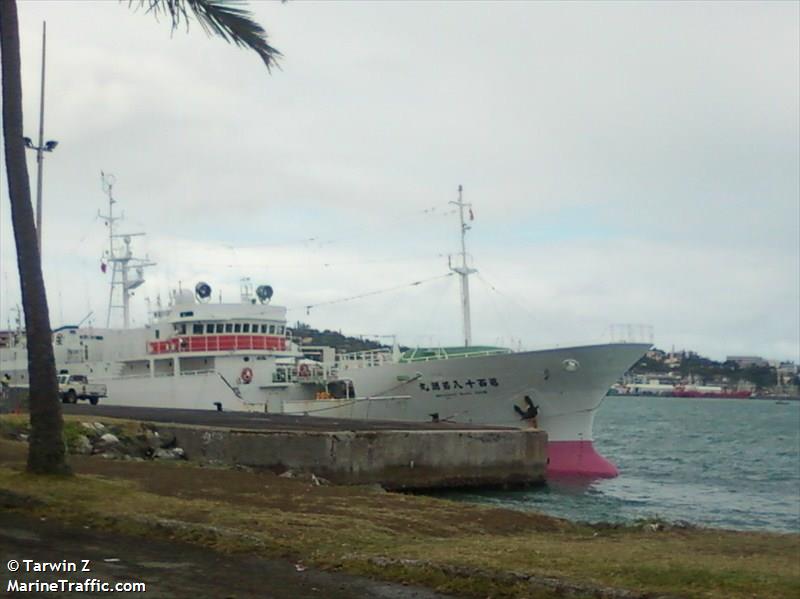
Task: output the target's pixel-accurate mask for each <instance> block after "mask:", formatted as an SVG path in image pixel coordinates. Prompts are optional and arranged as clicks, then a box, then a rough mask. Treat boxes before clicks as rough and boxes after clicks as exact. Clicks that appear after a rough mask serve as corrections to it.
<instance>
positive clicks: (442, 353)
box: [400, 348, 514, 362]
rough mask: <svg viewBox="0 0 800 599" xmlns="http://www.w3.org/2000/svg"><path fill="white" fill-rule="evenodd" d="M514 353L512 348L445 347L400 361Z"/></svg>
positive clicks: (426, 360) (425, 360) (405, 357)
mask: <svg viewBox="0 0 800 599" xmlns="http://www.w3.org/2000/svg"><path fill="white" fill-rule="evenodd" d="M511 353H514V352H513V351H512V350H510V349H501V348H498V349H484V350H480V351H474V352H455V353H452V354H451V353H448V352H447V351H446V350H445V349H438V350H436V351H435V352H434V353H433V354H431V355H419V356H415V355H413V354H412V355H410V356H403V357H402V358H400V362H433V361H435V360H452V359H454V358H481V357H486V356H502V355H506V354H511Z"/></svg>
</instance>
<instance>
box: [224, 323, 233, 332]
mask: <svg viewBox="0 0 800 599" xmlns="http://www.w3.org/2000/svg"><path fill="white" fill-rule="evenodd" d="M225 332H226V333H233V325H232V324H231V323H228V324H226V325H225Z"/></svg>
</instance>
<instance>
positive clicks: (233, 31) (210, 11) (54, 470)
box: [0, 0, 280, 474]
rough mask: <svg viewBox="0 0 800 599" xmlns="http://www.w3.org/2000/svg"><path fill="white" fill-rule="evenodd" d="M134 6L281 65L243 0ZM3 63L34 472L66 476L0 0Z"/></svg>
mask: <svg viewBox="0 0 800 599" xmlns="http://www.w3.org/2000/svg"><path fill="white" fill-rule="evenodd" d="M128 4H129V6H137V7H138V8H141V9H144V10H146V11H147V12H150V13H152V14H153V15H155V16H156V17H158V16H161V15H167V16H168V17H169V19H170V21H171V23H172V28H173V30H174V29H176V28H177V27H178V26H179V25H180V24H181V23H183V22H185V23H186V24H187V26H188V23H189V17H190V15H191V16H193V17H194V18H195V19H196V20H197V21H198V22H199V23H200V25H201V26H202V28H203V29H204V30H205V32H206V33H207V34H209V35H216V36H219V37H221V38H223V39H224V40H225V41H227V42H231V43H234V44H236V45H237V46H241V47H244V48H249V49H251V50H253V51H255V52H256V53H257V54H258V55H259V57H260V58H261V60H263V61H264V64H265V65H266V67H267V69H271V68H272V67H273V66H275V65H276V60H277V59H278V58H279V57H280V52H278V51H277V50H276V49H275V48H273V47H272V46H270V45H269V44H268V43H267V34H266V32H265V31H264V29H263V28H262V27H261V26H260V25H259V24H258V23H256V22H255V21H254V20H253V19H252V17H251V14H250V13H249V12H248V11H247V10H245V9H244V8H242V7H241V3H240V2H236V1H234V2H226V1H225V0H139V1H138V2H133V1H130V2H129V3H128ZM0 62H1V63H2V102H3V143H4V146H5V160H6V173H7V175H8V195H9V198H10V201H11V223H12V227H13V229H14V242H15V243H16V248H17V266H18V268H19V280H20V287H21V289H22V307H23V309H24V311H25V331H26V334H27V344H28V381H29V384H30V421H31V435H30V439H29V443H30V445H29V450H28V471H29V472H33V473H38V474H68V473H69V472H70V468H69V465H68V464H67V459H66V448H65V446H64V440H63V418H62V414H61V404H60V401H59V398H58V384H57V381H56V363H55V357H54V355H53V344H52V331H51V329H50V316H49V312H48V308H47V295H46V293H45V288H44V279H43V277H42V264H41V256H40V254H39V246H38V244H37V240H36V226H35V224H34V219H33V208H32V206H31V190H30V184H29V180H28V167H27V164H26V161H25V145H24V142H23V136H22V82H21V77H20V64H21V63H20V43H19V23H18V18H17V4H16V0H0Z"/></svg>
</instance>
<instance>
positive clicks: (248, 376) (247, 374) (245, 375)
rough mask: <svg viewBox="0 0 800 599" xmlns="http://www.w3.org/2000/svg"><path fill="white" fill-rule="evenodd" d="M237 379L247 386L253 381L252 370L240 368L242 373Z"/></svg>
mask: <svg viewBox="0 0 800 599" xmlns="http://www.w3.org/2000/svg"><path fill="white" fill-rule="evenodd" d="M239 378H240V379H241V381H242V382H243V383H244V384H245V385H249V384H250V381H252V380H253V369H252V368H248V367H245V368H242V373H241V374H240V375H239Z"/></svg>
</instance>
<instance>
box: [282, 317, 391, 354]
mask: <svg viewBox="0 0 800 599" xmlns="http://www.w3.org/2000/svg"><path fill="white" fill-rule="evenodd" d="M291 330H292V333H293V335H294V337H295V338H296V339H299V340H301V341H303V345H325V346H328V347H333V348H334V349H336V350H337V351H341V352H345V353H350V352H359V351H370V350H373V349H381V348H385V347H386V345H383V344H381V343H378V342H377V341H371V340H369V339H364V338H361V337H348V336H347V335H343V334H342V333H341V331H330V330H328V329H325V330H324V331H318V330H317V329H313V328H311V327H310V326H308V325H307V324H306V323H304V322H300V321H298V322H296V323H295V325H294V327H292V329H291Z"/></svg>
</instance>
